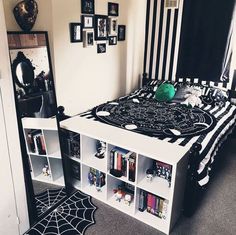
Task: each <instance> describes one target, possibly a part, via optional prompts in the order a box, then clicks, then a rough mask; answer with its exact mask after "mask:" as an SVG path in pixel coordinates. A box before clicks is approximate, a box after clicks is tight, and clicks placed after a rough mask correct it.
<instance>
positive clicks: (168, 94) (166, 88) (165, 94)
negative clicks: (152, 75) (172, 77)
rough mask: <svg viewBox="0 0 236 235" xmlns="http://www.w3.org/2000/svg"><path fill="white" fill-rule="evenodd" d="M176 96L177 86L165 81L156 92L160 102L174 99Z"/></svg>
mask: <svg viewBox="0 0 236 235" xmlns="http://www.w3.org/2000/svg"><path fill="white" fill-rule="evenodd" d="M174 96H175V88H174V86H173V85H172V84H168V83H164V84H161V85H160V86H159V87H158V88H157V90H156V93H155V98H156V100H157V101H159V102H166V101H170V100H171V99H173V97H174Z"/></svg>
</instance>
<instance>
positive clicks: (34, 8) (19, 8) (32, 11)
mask: <svg viewBox="0 0 236 235" xmlns="http://www.w3.org/2000/svg"><path fill="white" fill-rule="evenodd" d="M13 14H14V16H15V19H16V22H17V23H18V25H19V26H20V27H21V29H22V30H23V31H30V30H31V29H32V28H33V26H34V24H35V21H36V18H37V15H38V4H37V2H36V1H35V0H23V1H21V2H19V3H18V4H17V5H16V6H15V7H14V9H13Z"/></svg>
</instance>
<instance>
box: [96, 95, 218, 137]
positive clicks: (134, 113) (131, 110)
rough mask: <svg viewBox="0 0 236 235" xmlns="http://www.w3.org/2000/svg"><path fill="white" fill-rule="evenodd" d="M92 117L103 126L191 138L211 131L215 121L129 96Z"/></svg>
mask: <svg viewBox="0 0 236 235" xmlns="http://www.w3.org/2000/svg"><path fill="white" fill-rule="evenodd" d="M92 114H93V116H94V117H95V118H96V119H97V120H99V121H101V122H104V123H107V124H110V125H113V126H117V127H120V128H124V129H127V130H131V131H134V132H138V133H141V134H144V135H148V136H151V137H161V138H165V137H170V138H172V137H176V138H183V137H192V136H196V135H200V134H204V133H207V132H209V131H210V130H212V129H213V128H214V127H215V124H216V119H215V117H214V116H213V115H212V114H210V113H209V112H207V111H205V110H203V109H200V108H197V107H195V108H188V107H186V106H183V105H181V104H171V103H159V102H157V101H156V100H155V99H145V98H142V99H137V98H133V99H129V97H126V98H123V99H120V100H116V101H114V102H108V103H105V104H102V105H100V106H98V107H95V108H94V109H93V110H92Z"/></svg>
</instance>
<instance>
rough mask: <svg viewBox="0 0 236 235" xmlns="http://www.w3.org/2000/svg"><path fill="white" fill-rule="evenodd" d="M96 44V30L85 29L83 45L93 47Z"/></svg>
mask: <svg viewBox="0 0 236 235" xmlns="http://www.w3.org/2000/svg"><path fill="white" fill-rule="evenodd" d="M93 45H94V30H93V29H88V30H84V31H83V46H84V47H85V48H86V47H92V46H93Z"/></svg>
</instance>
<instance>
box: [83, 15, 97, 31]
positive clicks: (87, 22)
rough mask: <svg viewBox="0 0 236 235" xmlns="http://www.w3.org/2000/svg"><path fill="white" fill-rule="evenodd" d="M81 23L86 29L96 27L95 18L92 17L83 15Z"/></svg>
mask: <svg viewBox="0 0 236 235" xmlns="http://www.w3.org/2000/svg"><path fill="white" fill-rule="evenodd" d="M81 22H82V26H83V28H84V29H89V28H93V27H94V17H93V16H92V15H82V16H81Z"/></svg>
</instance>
